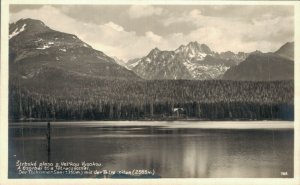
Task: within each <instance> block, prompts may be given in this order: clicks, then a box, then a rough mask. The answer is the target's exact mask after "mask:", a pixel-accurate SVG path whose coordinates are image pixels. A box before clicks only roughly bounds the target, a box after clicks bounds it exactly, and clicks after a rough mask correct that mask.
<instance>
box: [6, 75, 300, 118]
mask: <svg viewBox="0 0 300 185" xmlns="http://www.w3.org/2000/svg"><path fill="white" fill-rule="evenodd" d="M54 78H55V77H54ZM66 78H68V77H66ZM70 78H71V77H70ZM293 89H294V84H293V81H274V82H251V81H249V82H245V81H224V80H208V81H196V80H148V81H143V80H138V81H128V80H104V79H96V78H95V79H94V80H86V79H84V78H78V79H74V78H73V81H72V83H70V81H69V80H66V81H65V82H64V81H61V82H59V83H58V82H57V81H55V80H54V81H53V83H51V82H49V83H48V84H47V86H41V85H39V84H38V83H30V84H26V80H23V81H22V80H21V79H17V78H12V79H10V93H9V95H10V97H9V101H10V102H9V105H10V106H9V113H10V119H11V120H13V121H18V120H57V121H58V120H293V119H294V103H293V102H294V90H293Z"/></svg>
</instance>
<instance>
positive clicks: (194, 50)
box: [127, 42, 248, 80]
mask: <svg viewBox="0 0 300 185" xmlns="http://www.w3.org/2000/svg"><path fill="white" fill-rule="evenodd" d="M247 56H248V53H244V52H239V53H237V54H235V53H233V52H230V51H227V52H222V53H217V52H214V51H212V50H211V49H210V48H209V47H208V46H207V45H205V44H199V43H198V42H190V43H188V44H187V45H181V46H180V47H179V48H177V49H176V50H174V51H161V50H159V49H158V48H155V49H153V50H152V51H150V53H149V54H148V55H147V56H145V57H142V58H139V59H133V60H130V61H128V63H127V67H128V68H129V69H131V70H132V71H134V72H135V73H136V74H137V75H139V76H140V77H142V78H143V79H147V80H151V79H193V80H207V79H216V78H219V77H220V76H221V75H222V74H224V73H225V71H227V70H228V69H229V68H230V67H232V66H235V65H238V64H239V63H240V62H242V61H243V60H245V59H246V57H247Z"/></svg>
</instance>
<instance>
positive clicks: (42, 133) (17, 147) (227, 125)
mask: <svg viewBox="0 0 300 185" xmlns="http://www.w3.org/2000/svg"><path fill="white" fill-rule="evenodd" d="M293 124H294V123H293V122H281V121H253V122H238V121H237V122H197V121H175V122H154V121H144V122H139V121H115V122H114V121H94V122H51V140H50V143H51V144H50V153H49V154H50V162H51V163H54V164H55V163H61V162H73V163H81V162H83V161H85V162H95V163H101V165H102V166H101V167H95V168H93V169H94V170H97V169H99V171H100V170H103V169H105V170H111V171H120V170H122V171H124V172H127V171H133V170H145V171H146V170H147V171H149V172H153V174H152V175H150V176H148V175H144V176H130V175H112V176H103V175H99V174H98V175H97V174H89V175H67V174H58V175H53V174H34V175H32V174H31V175H30V174H18V170H17V167H16V162H17V161H18V160H19V161H23V162H24V161H26V162H35V161H37V162H38V163H39V162H43V161H45V162H47V160H48V149H47V148H48V144H47V137H46V133H47V123H45V122H33V123H28V122H27V123H10V125H9V137H10V138H9V178H66V177H67V178H80V177H88V178H103V177H111V178H131V177H138V178H149V177H150V178H218V177H221V178H252V177H253V178H278V177H279V178H282V177H288V178H292V177H293V173H294V170H293V168H294V129H293Z"/></svg>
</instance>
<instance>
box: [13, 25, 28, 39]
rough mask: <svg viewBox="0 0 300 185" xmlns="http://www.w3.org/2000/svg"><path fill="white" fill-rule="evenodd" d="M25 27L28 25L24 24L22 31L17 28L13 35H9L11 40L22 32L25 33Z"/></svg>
mask: <svg viewBox="0 0 300 185" xmlns="http://www.w3.org/2000/svg"><path fill="white" fill-rule="evenodd" d="M25 26H26V24H23V26H22V27H21V29H19V28H16V29H15V30H14V31H13V32H12V33H11V34H9V39H11V38H13V37H14V36H16V35H18V34H20V33H21V32H23V31H24V30H25Z"/></svg>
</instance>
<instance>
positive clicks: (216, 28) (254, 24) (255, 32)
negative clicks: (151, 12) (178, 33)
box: [161, 9, 294, 52]
mask: <svg viewBox="0 0 300 185" xmlns="http://www.w3.org/2000/svg"><path fill="white" fill-rule="evenodd" d="M293 20H294V18H293V16H273V15H272V14H270V13H269V12H267V13H265V14H262V15H261V17H260V18H253V19H251V21H243V20H241V19H240V18H236V17H227V18H224V17H211V16H204V15H202V14H201V11H199V10H197V9H194V10H191V11H189V12H183V13H182V14H181V15H178V16H169V17H168V18H166V19H163V20H161V21H162V23H163V25H164V26H165V27H167V26H170V25H172V24H180V23H189V24H194V25H195V26H196V27H197V28H196V29H194V30H192V31H191V32H190V33H188V34H186V35H184V36H183V37H184V38H182V39H181V40H187V41H188V40H190V41H193V40H196V41H198V42H200V43H205V44H208V45H209V46H210V47H211V48H212V49H214V50H216V51H227V50H231V51H234V52H238V51H246V52H251V51H254V50H261V51H264V52H269V51H274V50H276V49H278V47H279V46H281V45H283V44H284V43H285V42H287V41H292V40H293V30H294V29H293ZM268 30H270V31H268Z"/></svg>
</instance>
